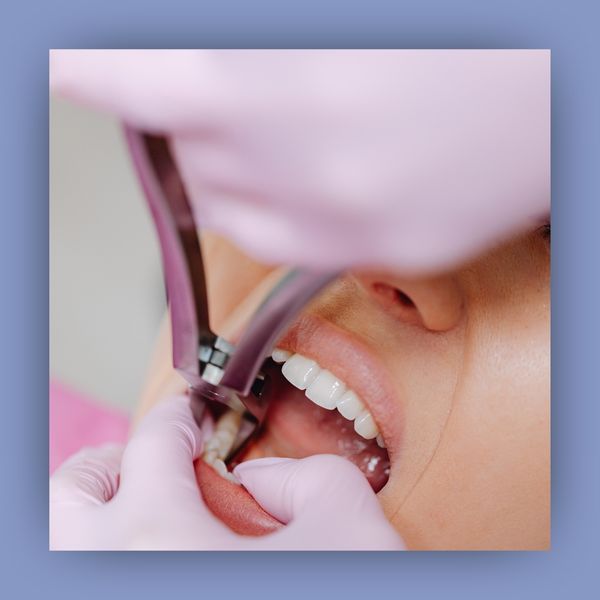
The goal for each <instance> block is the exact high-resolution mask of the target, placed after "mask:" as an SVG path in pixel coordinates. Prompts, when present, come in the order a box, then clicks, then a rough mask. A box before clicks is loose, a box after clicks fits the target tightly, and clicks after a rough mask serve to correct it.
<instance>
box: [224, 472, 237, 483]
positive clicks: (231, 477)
mask: <svg viewBox="0 0 600 600" xmlns="http://www.w3.org/2000/svg"><path fill="white" fill-rule="evenodd" d="M224 477H225V479H227V481H231V483H235V484H236V485H241V484H240V480H239V479H238V478H237V477H236V476H235V475H234V474H233V473H230V472H229V471H227V473H226V474H225V475H224Z"/></svg>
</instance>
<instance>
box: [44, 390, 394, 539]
mask: <svg viewBox="0 0 600 600" xmlns="http://www.w3.org/2000/svg"><path fill="white" fill-rule="evenodd" d="M203 437H204V432H202V431H201V430H200V429H199V428H198V427H197V426H196V423H195V422H194V419H193V417H192V414H191V410H190V407H189V402H188V399H187V398H186V397H184V396H179V397H176V398H174V399H169V400H167V401H163V402H162V403H161V404H159V405H158V406H157V407H156V408H154V409H153V410H152V411H151V412H150V413H149V414H148V415H147V416H146V417H145V418H144V419H143V420H142V421H141V422H140V425H139V427H138V429H137V430H136V432H135V433H134V435H133V437H132V438H131V440H130V441H129V443H128V444H127V446H126V447H125V449H124V450H122V449H121V448H118V447H115V446H105V447H102V448H96V449H87V450H83V451H81V452H79V453H78V454H76V455H74V456H73V457H72V458H70V459H69V460H68V461H67V462H65V463H64V464H63V465H62V466H61V467H60V468H59V469H58V470H57V471H56V472H55V474H54V475H53V476H52V477H51V479H50V547H51V549H55V550H126V549H129V550H152V549H157V550H158V549H161V550H211V549H214V550H224V549H229V550H250V549H253V550H275V549H289V550H295V549H315V550H317V549H320V550H327V549H337V550H354V549H357V550H358V549H377V550H401V549H403V548H404V546H403V543H402V540H401V538H400V536H399V535H398V534H397V532H396V531H395V530H394V528H393V527H392V526H391V525H390V524H389V522H388V521H387V520H386V519H385V516H384V514H383V511H382V509H381V507H380V505H379V503H378V501H377V498H376V496H375V494H374V493H373V491H372V490H371V488H370V486H369V484H368V483H367V481H366V479H365V478H364V476H363V475H362V473H361V472H360V471H359V470H358V469H357V468H356V467H355V466H354V465H352V464H351V463H350V462H348V461H346V460H345V459H343V458H340V457H337V456H328V455H323V456H313V457H310V458H307V459H303V460H293V459H276V458H273V459H270V458H266V459H259V460H254V461H248V462H246V463H242V464H241V465H240V466H238V468H237V469H236V471H235V472H236V474H237V476H238V477H239V479H240V480H241V481H242V483H243V484H244V485H245V486H246V488H247V489H248V490H249V491H250V493H251V494H252V495H253V496H254V497H255V499H256V500H257V501H258V502H259V503H260V504H261V505H262V506H263V508H265V510H267V511H268V512H270V513H271V514H272V515H273V516H275V517H276V518H278V519H279V520H280V521H282V522H283V523H288V525H287V526H286V527H283V528H282V529H280V530H279V531H278V532H276V533H274V534H271V535H268V536H264V537H256V538H250V537H246V536H240V535H237V534H235V533H233V532H232V531H231V530H229V529H228V528H227V527H226V526H225V525H223V524H222V523H221V522H220V521H219V520H218V519H216V517H214V516H213V514H212V513H211V512H210V511H209V510H208V508H207V507H206V506H205V504H204V502H203V501H202V498H201V496H200V492H199V489H198V486H197V483H196V478H195V474H194V467H193V461H194V459H195V458H197V457H198V456H199V455H200V452H201V449H202V439H203Z"/></svg>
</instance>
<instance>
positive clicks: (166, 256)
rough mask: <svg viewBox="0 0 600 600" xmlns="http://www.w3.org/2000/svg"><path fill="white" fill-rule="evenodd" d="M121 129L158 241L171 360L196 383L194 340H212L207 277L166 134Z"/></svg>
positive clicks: (198, 376)
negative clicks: (167, 312)
mask: <svg viewBox="0 0 600 600" xmlns="http://www.w3.org/2000/svg"><path fill="white" fill-rule="evenodd" d="M124 131H125V139H126V141H127V144H128V146H129V150H130V153H131V157H132V159H133V164H134V167H135V169H136V171H137V174H138V177H139V180H140V182H141V185H142V187H143V190H144V192H145V197H146V201H147V203H148V206H149V208H150V211H151V213H152V216H153V219H154V224H155V227H156V231H157V233H158V238H159V242H160V248H161V255H162V261H163V272H164V276H165V281H166V285H167V294H168V296H169V312H170V315H171V331H172V336H173V366H174V367H175V368H176V369H177V371H179V373H180V374H181V375H182V376H183V377H184V379H185V380H186V381H187V382H188V383H189V384H190V385H191V386H193V387H196V386H198V385H200V384H201V381H202V380H201V373H200V365H199V360H198V348H199V345H200V344H206V345H211V344H212V342H213V341H214V339H215V338H216V336H215V335H214V334H213V333H212V332H211V330H210V327H209V319H208V302H207V296H206V279H205V275H204V266H203V263H202V252H201V248H200V243H199V240H198V234H197V230H196V224H195V221H194V216H193V213H192V210H191V207H190V204H189V202H188V200H187V196H186V193H185V190H184V188H183V183H182V181H181V179H180V177H179V174H178V172H177V169H176V167H175V164H174V162H173V158H172V156H171V153H170V150H169V147H168V144H167V140H166V139H165V138H164V137H159V136H153V135H149V134H146V133H142V132H139V131H136V130H135V129H132V128H131V127H129V126H127V125H125V126H124Z"/></svg>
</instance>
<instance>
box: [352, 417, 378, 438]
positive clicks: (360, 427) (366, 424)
mask: <svg viewBox="0 0 600 600" xmlns="http://www.w3.org/2000/svg"><path fill="white" fill-rule="evenodd" d="M354 431H356V433H358V435H360V436H361V437H364V438H365V439H367V440H372V439H373V438H374V437H377V434H378V433H379V429H377V425H375V421H374V420H373V415H372V414H371V413H370V412H369V411H368V410H363V411H362V412H361V413H360V415H358V417H356V420H355V421H354Z"/></svg>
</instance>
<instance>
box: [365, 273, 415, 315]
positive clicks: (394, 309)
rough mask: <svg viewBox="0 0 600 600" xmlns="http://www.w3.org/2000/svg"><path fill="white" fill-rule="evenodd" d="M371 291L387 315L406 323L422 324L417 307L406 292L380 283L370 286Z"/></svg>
mask: <svg viewBox="0 0 600 600" xmlns="http://www.w3.org/2000/svg"><path fill="white" fill-rule="evenodd" d="M372 289H373V292H374V293H375V297H376V298H377V300H378V302H379V304H380V305H381V306H383V308H384V309H385V310H386V311H388V312H389V314H391V315H394V316H395V317H396V318H398V319H400V320H402V321H404V322H406V323H414V324H417V323H421V322H422V320H421V315H420V314H419V310H418V308H417V305H416V304H415V303H414V301H413V299H412V298H411V297H410V296H409V295H408V294H407V293H406V292H403V291H402V290H401V289H399V288H397V287H394V286H391V285H388V284H387V283H382V282H377V283H374V284H372Z"/></svg>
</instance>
